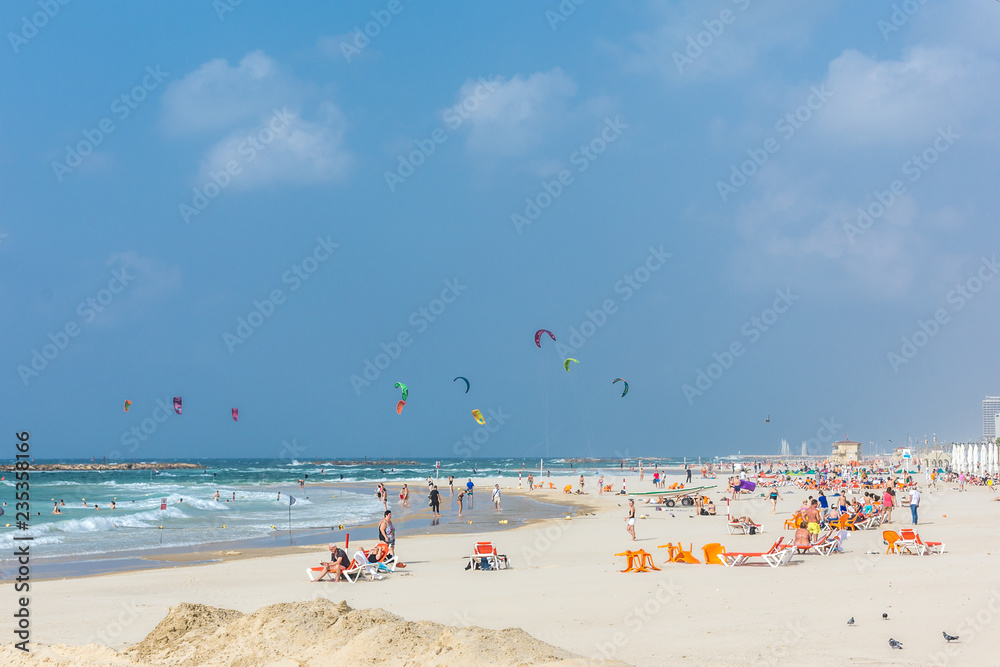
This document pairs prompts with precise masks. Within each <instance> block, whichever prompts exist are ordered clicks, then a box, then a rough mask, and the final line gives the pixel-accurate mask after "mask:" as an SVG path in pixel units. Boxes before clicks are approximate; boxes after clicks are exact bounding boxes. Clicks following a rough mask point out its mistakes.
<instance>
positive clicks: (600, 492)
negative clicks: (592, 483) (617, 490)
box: [597, 475, 604, 496]
mask: <svg viewBox="0 0 1000 667" xmlns="http://www.w3.org/2000/svg"><path fill="white" fill-rule="evenodd" d="M597 495H599V496H603V495H604V475H601V476H600V477H599V478H598V479H597Z"/></svg>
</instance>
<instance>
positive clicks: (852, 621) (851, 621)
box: [847, 616, 854, 625]
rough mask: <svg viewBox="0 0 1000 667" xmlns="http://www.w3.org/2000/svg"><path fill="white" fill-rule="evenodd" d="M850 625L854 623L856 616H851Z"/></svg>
mask: <svg viewBox="0 0 1000 667" xmlns="http://www.w3.org/2000/svg"><path fill="white" fill-rule="evenodd" d="M847 624H848V625H854V617H853V616H851V620H849V621H848V622H847Z"/></svg>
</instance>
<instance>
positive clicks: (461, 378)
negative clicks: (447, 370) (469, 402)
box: [452, 375, 472, 394]
mask: <svg viewBox="0 0 1000 667" xmlns="http://www.w3.org/2000/svg"><path fill="white" fill-rule="evenodd" d="M459 380H465V393H466V394H468V393H469V390H470V389H472V385H471V384H469V380H468V378H464V377H462V376H461V375H459V376H458V377H457V378H455V379H454V380H452V382H458V381H459Z"/></svg>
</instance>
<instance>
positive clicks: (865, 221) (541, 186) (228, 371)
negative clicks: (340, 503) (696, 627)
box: [0, 0, 1000, 459]
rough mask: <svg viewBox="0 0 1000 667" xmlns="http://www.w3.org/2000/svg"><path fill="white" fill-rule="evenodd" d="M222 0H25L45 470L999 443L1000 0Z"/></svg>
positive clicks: (18, 78)
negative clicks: (986, 403) (244, 460)
mask: <svg viewBox="0 0 1000 667" xmlns="http://www.w3.org/2000/svg"><path fill="white" fill-rule="evenodd" d="M199 4H200V6H195V5H192V6H190V7H185V8H184V9H183V10H180V9H177V8H173V7H168V6H165V5H149V4H146V3H143V4H134V3H105V4H103V5H101V7H100V8H97V7H91V6H89V5H85V4H77V3H70V4H67V5H65V6H63V5H59V4H58V3H57V2H52V3H49V4H46V3H45V2H42V3H37V2H10V3H5V4H4V5H3V7H2V8H0V23H2V25H3V31H4V33H5V35H6V36H5V42H6V43H5V45H4V47H3V48H2V49H0V51H2V53H0V74H2V76H3V81H4V82H5V83H6V86H5V89H6V91H7V94H6V95H4V96H3V97H2V99H0V128H2V130H0V131H2V140H0V197H2V201H3V204H4V205H3V209H2V210H3V213H2V214H0V234H2V235H3V236H2V237H0V308H2V311H3V314H4V323H5V324H4V326H3V328H2V329H0V344H2V349H3V351H4V359H5V361H4V364H3V367H4V369H5V370H4V373H5V379H4V380H3V381H2V383H0V392H2V393H0V400H2V404H3V411H2V421H3V424H4V427H5V428H6V430H7V432H8V433H11V432H15V431H22V430H25V429H27V430H30V431H31V432H32V441H33V447H34V449H33V452H34V453H35V455H36V456H38V457H88V458H89V457H90V456H98V457H101V456H108V457H110V458H127V459H130V458H132V457H136V458H139V459H143V458H146V459H148V458H153V457H164V456H175V457H191V456H265V457H279V456H291V457H294V458H299V459H306V458H313V457H320V458H322V457H361V456H364V455H367V456H369V457H372V456H376V457H377V456H392V457H395V456H428V457H454V456H469V455H477V456H490V457H492V456H524V457H537V456H541V455H545V453H546V447H547V448H548V452H549V454H550V455H553V456H555V455H563V456H619V455H629V456H675V455H676V456H682V455H687V456H712V455H716V454H728V453H731V452H735V451H736V450H741V451H743V452H757V453H776V452H777V451H778V449H779V447H780V441H781V439H782V438H784V439H787V440H788V441H789V443H791V445H792V447H793V449H798V447H799V443H801V442H802V441H809V442H810V443H811V445H812V449H811V451H815V452H817V453H820V452H826V451H828V450H829V443H831V442H832V441H833V440H836V439H839V438H841V437H843V436H844V435H845V434H846V435H849V436H850V437H851V438H853V439H858V440H861V441H863V442H866V443H867V442H869V441H875V442H878V443H881V444H882V445H883V446H888V441H889V440H890V439H891V440H893V443H894V444H897V443H900V442H901V441H902V440H904V439H905V437H906V435H907V434H909V435H910V436H913V437H919V438H922V437H923V436H924V435H927V436H930V435H931V434H932V433H936V434H937V435H938V437H939V439H945V440H963V439H967V438H978V437H979V436H980V435H981V414H980V408H979V406H980V402H981V400H982V398H983V396H985V395H986V394H996V393H998V392H1000V376H998V375H997V372H996V359H997V358H996V341H997V326H998V322H1000V309H998V307H997V304H998V300H1000V279H995V278H997V276H996V273H997V271H998V269H997V267H996V265H995V259H994V258H995V257H996V252H997V246H998V245H1000V243H998V241H1000V232H998V228H997V225H996V211H997V209H998V194H997V188H996V187H995V179H996V173H997V172H996V152H997V143H998V132H997V125H996V109H997V108H998V101H1000V100H998V97H1000V85H998V84H1000V43H998V42H997V41H996V38H995V37H996V35H997V34H1000V6H998V5H996V3H985V2H984V3H976V4H975V5H972V4H969V3H958V2H928V3H925V4H920V3H918V2H913V3H912V4H907V5H906V7H905V8H904V7H902V5H900V4H899V3H892V2H860V1H856V2H846V1H845V2H832V1H831V2H826V3H821V6H819V7H816V6H813V4H812V3H779V4H775V3H763V2H759V1H758V0H752V1H751V0H735V1H732V0H721V1H717V2H711V3H704V2H694V1H693V0H692V1H690V2H662V1H650V2H640V3H626V2H620V1H615V2H608V3H597V2H584V3H582V4H579V5H576V4H574V3H572V2H570V1H569V0H567V1H565V2H563V3H562V5H560V4H559V3H557V2H554V1H553V2H541V3H539V2H518V1H515V2H505V3H475V4H473V5H470V4H469V3H460V2H438V3H434V4H428V3H420V2H413V1H412V0H399V1H398V2H388V1H381V2H364V3H351V6H350V7H348V8H345V7H339V6H338V7H331V6H328V5H327V4H326V3H319V2H308V3H297V4H296V5H295V7H294V8H288V7H285V6H276V5H272V4H264V3H252V2H243V3H241V4H239V5H231V4H227V3H226V1H225V0H220V2H217V3H215V4H214V5H213V3H210V2H205V3H199ZM560 7H562V9H561V10H560ZM894 7H899V9H898V10H897V9H894ZM570 8H573V11H572V13H570V11H569V9H570ZM46 11H47V12H48V15H46V14H45V12H46ZM907 11H909V13H907ZM560 12H561V13H560ZM894 12H895V14H894ZM377 21H381V23H382V24H384V25H378V24H377V23H376V22H377ZM39 26H40V27H39ZM359 30H360V32H361V33H365V32H366V31H367V33H368V35H365V36H364V37H362V36H360V35H359ZM859 209H860V212H859ZM865 213H866V214H867V215H864V214H865ZM275 296H276V297H277V299H276V301H275V302H274V303H272V302H271V299H272V297H275ZM88 300H92V303H88ZM98 308H100V311H98ZM422 309H423V312H422ZM254 312H257V313H263V314H253V313H254ZM265 315H266V317H265ZM241 318H242V319H243V320H244V321H246V322H247V324H241V323H240V322H241ZM253 324H257V325H259V326H253ZM539 328H546V329H550V330H552V331H553V332H554V333H555V335H556V338H557V342H558V345H557V344H552V342H551V341H550V340H548V339H547V338H546V339H545V340H544V341H543V342H542V349H538V348H536V347H535V345H534V342H533V335H534V332H535V330H536V329H539ZM71 334H73V335H71ZM248 334H249V335H248ZM400 343H402V344H400ZM397 345H398V349H397V348H396V346H397ZM380 354H384V355H386V356H383V357H379V356H378V355H380ZM730 355H731V356H730ZM570 356H571V357H574V358H576V359H578V360H579V361H580V363H579V365H573V368H572V370H571V372H570V373H566V372H565V371H564V370H563V369H562V362H563V360H564V359H565V358H566V357H570ZM369 363H370V364H371V366H370V368H368V370H367V373H368V376H367V378H366V376H365V372H366V366H367V365H368V364H369ZM376 365H378V366H382V367H381V368H378V367H376ZM459 375H461V376H465V377H467V378H469V380H470V382H471V385H472V389H471V391H470V392H469V393H468V394H465V393H464V385H463V383H462V382H461V381H459V382H457V383H455V382H453V378H454V377H455V376H459ZM616 377H623V378H625V379H626V380H627V381H628V382H629V386H630V390H629V393H628V395H627V396H626V397H624V398H621V397H620V393H621V391H620V387H621V384H620V383H619V384H617V385H614V386H612V384H611V381H612V380H613V379H614V378H616ZM396 382H404V383H406V384H407V385H409V388H410V396H409V400H408V404H407V406H406V407H405V408H404V410H403V413H402V415H397V414H396V412H395V405H396V401H397V400H399V391H398V390H397V389H395V388H394V387H393V385H394V383H396ZM173 396H183V397H184V406H185V407H184V414H183V415H182V416H179V417H178V416H176V415H173V414H170V415H167V414H165V413H164V412H163V411H162V410H161V409H158V408H157V401H158V400H159V401H169V399H170V398H171V397H173ZM125 399H129V400H131V401H132V402H133V405H132V408H131V411H130V412H129V413H128V414H125V413H124V412H123V411H122V402H123V401H124V400H125ZM232 407H238V408H239V409H240V421H239V422H238V423H233V421H232V420H231V418H230V409H231V408H232ZM473 408H479V409H481V410H483V411H484V414H487V415H488V416H489V417H490V421H488V422H487V425H486V426H487V427H489V430H487V429H486V427H480V426H479V425H478V424H477V423H476V422H475V421H474V420H473V419H472V416H471V414H470V411H471V410H472V409H473ZM490 410H492V411H493V413H490V412H489V411H490ZM768 415H770V417H771V421H770V423H767V424H765V423H763V422H764V418H765V417H766V416H768ZM501 422H502V423H501ZM132 429H137V433H134V434H133V433H132V432H131V430H132ZM140 434H141V435H140ZM466 438H467V439H468V440H466ZM470 443H471V444H470ZM11 456H13V451H12V452H11Z"/></svg>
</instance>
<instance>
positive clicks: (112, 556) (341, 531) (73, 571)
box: [0, 480, 593, 581]
mask: <svg viewBox="0 0 1000 667" xmlns="http://www.w3.org/2000/svg"><path fill="white" fill-rule="evenodd" d="M399 483H400V484H403V483H405V484H408V485H410V486H411V487H414V486H417V485H419V484H421V483H423V481H422V480H409V481H407V480H401V481H400V482H399ZM494 483H495V482H494ZM393 484H396V482H395V481H393ZM369 486H370V485H369V484H367V483H364V482H345V483H343V484H340V483H336V482H326V483H316V484H313V485H311V488H312V489H321V490H342V491H346V492H351V493H360V492H362V491H365V492H367V491H368V490H369ZM445 493H446V494H447V489H445ZM502 493H503V496H504V500H505V501H507V500H510V499H511V498H512V497H513V498H515V499H516V500H515V504H514V506H513V507H510V508H509V509H508V513H507V514H506V515H504V514H497V513H495V511H494V509H493V503H492V501H491V500H489V499H487V501H486V502H487V504H488V507H487V511H488V512H490V514H489V515H484V514H482V512H483V510H471V511H472V512H475V514H469V512H470V510H468V509H466V515H465V516H464V517H461V518H459V517H458V516H457V515H455V514H453V513H451V512H447V509H453V508H454V498H453V497H451V496H448V495H444V496H443V500H445V501H447V500H448V499H451V502H448V503H447V509H446V508H445V507H444V505H445V503H442V505H443V508H442V509H443V511H442V516H441V519H440V520H439V522H440V523H437V522H435V521H434V519H433V518H432V516H431V514H430V509H429V508H428V507H410V508H400V507H399V506H398V504H396V505H394V504H393V503H391V502H390V504H389V507H390V509H393V510H394V515H395V514H396V513H397V512H398V513H399V514H398V516H394V517H393V523H394V525H395V527H396V532H397V534H400V535H405V536H406V538H407V539H409V538H412V537H416V536H421V535H422V536H431V535H457V534H470V533H477V532H480V531H482V530H483V527H484V524H486V525H490V526H491V528H490V529H491V530H496V531H509V530H515V529H517V528H520V527H524V526H530V525H533V524H536V523H538V522H541V521H545V520H547V519H552V518H559V517H563V516H564V515H566V514H567V513H568V512H570V513H571V512H581V511H589V510H592V509H593V508H592V507H589V506H588V505H586V504H585V503H579V502H574V500H572V499H575V498H583V497H586V496H575V495H574V496H570V495H568V494H564V493H561V492H558V493H557V491H556V490H551V489H546V490H544V491H534V492H528V491H526V490H523V489H521V490H519V489H516V488H515V489H503V490H502ZM532 493H534V494H544V495H543V496H542V497H531V494H532ZM479 495H484V494H483V493H482V492H481V493H480V494H479ZM421 499H422V496H417V497H413V496H411V502H412V501H413V500H417V501H418V502H419V501H420V500H421ZM525 501H527V502H525ZM397 503H398V501H397ZM588 507H589V510H588ZM400 510H402V512H401V511H400ZM446 512H447V513H446ZM501 519H503V520H505V521H507V522H508V523H504V524H500V523H498V522H499V520H501ZM379 521H380V519H379V518H378V517H376V518H374V519H372V520H371V521H366V522H362V523H356V524H352V525H344V526H343V528H340V527H339V525H338V526H337V527H331V528H330V529H328V530H327V531H324V530H322V529H318V528H300V529H295V530H292V531H291V533H288V532H287V531H284V530H280V529H278V530H275V531H274V532H273V533H272V534H271V535H269V536H267V537H258V538H249V539H237V540H223V541H217V542H206V543H202V544H199V545H190V546H172V547H163V548H147V549H136V550H126V551H114V552H103V553H95V554H76V555H68V556H43V557H36V558H35V559H34V560H33V572H32V577H33V578H34V579H37V580H40V581H51V580H65V579H74V578H84V577H97V576H103V575H113V574H123V573H130V572H138V571H150V570H157V569H164V568H167V569H169V568H175V567H189V566H192V565H210V564H216V563H222V562H229V561H236V560H246V559H252V558H269V557H275V556H284V555H289V554H299V553H302V552H303V550H304V549H312V550H317V549H323V548H324V547H325V545H326V544H328V543H330V542H337V543H339V544H343V541H344V539H345V536H346V535H351V543H352V544H353V543H368V542H371V541H372V539H371V538H370V537H368V536H369V535H371V534H374V533H376V532H377V527H378V524H379ZM361 535H364V537H362V536H361ZM286 536H287V539H288V540H289V542H290V543H289V544H281V545H279V544H277V543H278V542H283V541H284V540H285V539H286ZM0 563H4V559H0Z"/></svg>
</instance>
